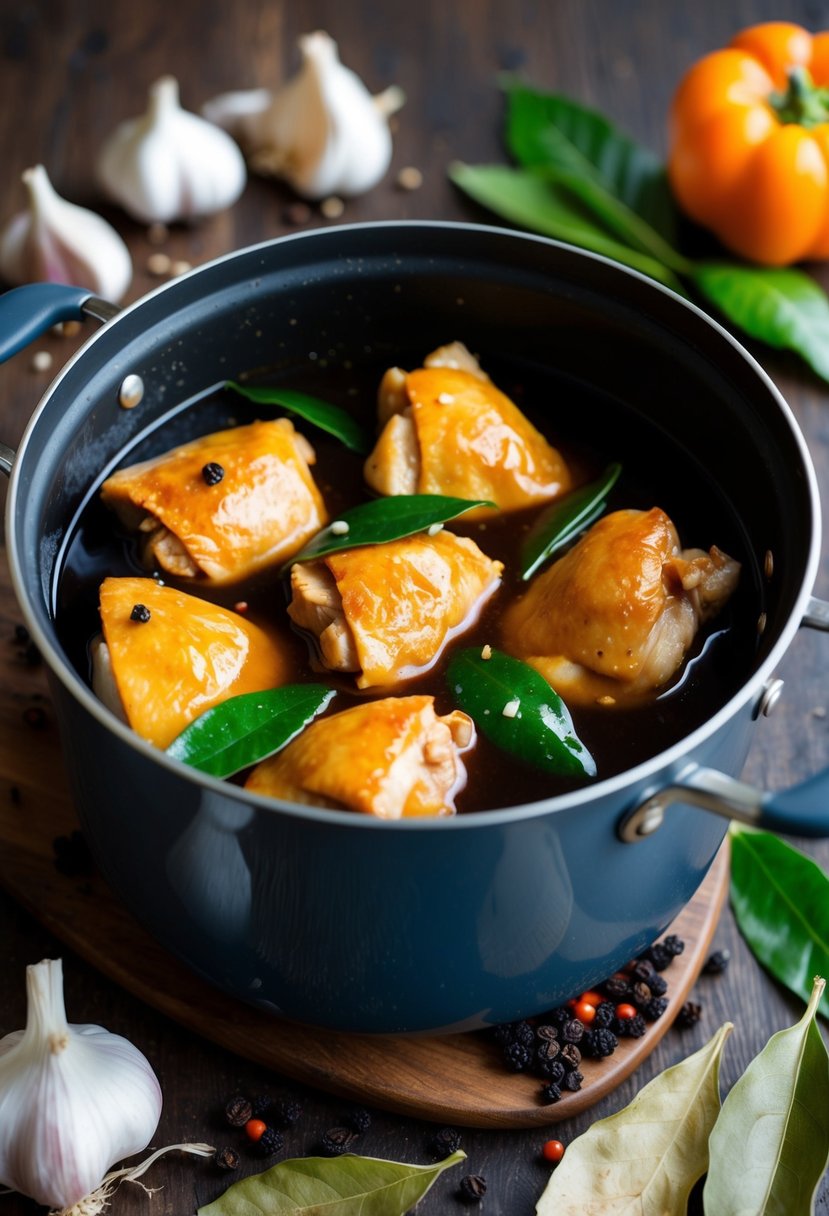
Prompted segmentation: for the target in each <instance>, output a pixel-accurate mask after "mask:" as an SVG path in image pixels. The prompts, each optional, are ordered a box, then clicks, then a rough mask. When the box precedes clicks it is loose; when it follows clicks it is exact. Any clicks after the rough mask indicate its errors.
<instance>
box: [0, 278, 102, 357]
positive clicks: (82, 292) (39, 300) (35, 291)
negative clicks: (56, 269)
mask: <svg viewBox="0 0 829 1216" xmlns="http://www.w3.org/2000/svg"><path fill="white" fill-rule="evenodd" d="M118 311H119V310H118V309H117V308H116V306H115V305H114V304H110V303H108V302H107V301H106V300H99V299H98V297H97V296H95V295H94V294H93V293H92V292H91V291H90V290H89V288H87V287H67V286H66V285H65V284H63V283H27V284H26V286H25V287H13V288H12V290H11V291H6V292H4V293H3V294H2V295H0V363H4V362H5V361H6V359H10V358H11V357H12V355H16V354H17V353H18V351H21V350H23V348H24V346H28V345H29V343H30V342H33V341H34V340H35V338H39V337H40V335H41V334H43V333H45V332H46V330H47V329H51V327H52V326H53V325H57V324H58V323H59V322H60V321H82V320H83V319H84V318H85V317H87V316H90V317H96V318H97V319H98V320H99V321H109V320H110V319H111V318H112V317H114V316H115V314H116V313H117V312H118Z"/></svg>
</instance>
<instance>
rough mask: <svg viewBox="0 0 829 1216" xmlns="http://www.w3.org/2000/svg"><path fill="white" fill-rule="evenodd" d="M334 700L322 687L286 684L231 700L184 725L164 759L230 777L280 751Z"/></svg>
mask: <svg viewBox="0 0 829 1216" xmlns="http://www.w3.org/2000/svg"><path fill="white" fill-rule="evenodd" d="M334 696H335V690H334V689H333V688H326V687H325V685H323V684H284V685H283V686H282V687H281V688H270V689H266V690H265V691H264V692H246V693H242V694H241V695H240V696H238V697H229V698H228V699H227V700H226V701H222V702H221V703H220V704H219V705H214V706H213V707H212V708H211V709H207V710H205V712H204V713H203V714H200V715H199V717H198V718H196V719H194V721H192V722H191V723H190V725H189V726H186V727H185V728H184V730H183V731H182V732H181V734H180V735H178V737H177V738H175V739H174V740H173V742H172V743H171V744H170V746H169V747H168V748H167V755H168V756H172V757H173V759H174V760H181V761H183V763H184V764H189V765H190V767H191V768H197V769H199V771H200V772H202V773H210V775H211V776H213V777H231V776H232V775H233V774H234V773H239V772H241V771H242V769H245V768H248V767H249V766H250V765H251V764H258V762H259V761H260V760H264V759H265V758H266V756H272V755H273V754H274V753H275V752H278V751H280V749H281V748H283V747H285V745H286V744H288V743H290V741H291V739H293V738H295V737H296V736H297V735H298V734H299V732H300V731H301V730H302V729H303V727H305V726H307V724H308V723H309V722H310V721H311V719H312V718H315V717H316V716H317V714H320V713H322V711H323V710H324V709H325V707H326V706H327V705H328V704H329V702H330V701H331V699H332V697H334Z"/></svg>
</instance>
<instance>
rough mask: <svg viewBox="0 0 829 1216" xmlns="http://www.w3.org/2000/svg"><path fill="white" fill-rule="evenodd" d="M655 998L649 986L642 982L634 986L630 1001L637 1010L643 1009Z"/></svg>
mask: <svg viewBox="0 0 829 1216" xmlns="http://www.w3.org/2000/svg"><path fill="white" fill-rule="evenodd" d="M652 996H653V993H652V992H651V990H650V988H649V986H648V985H647V984H645V983H643V982H642V981H641V980H640V981H639V983H637V984H634V985H633V987H632V988H631V990H630V999H631V1001H632V1002H633V1004H634V1005H635V1006H636V1008H637V1009H641V1008H642V1007H643V1006H644V1005H646V1004H647V1003H648V1001H649V1000H650V999H651V997H652Z"/></svg>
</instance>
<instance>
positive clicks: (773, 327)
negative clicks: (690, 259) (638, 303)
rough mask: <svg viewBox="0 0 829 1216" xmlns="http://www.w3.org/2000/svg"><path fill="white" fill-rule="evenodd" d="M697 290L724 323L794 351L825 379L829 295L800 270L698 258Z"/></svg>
mask: <svg viewBox="0 0 829 1216" xmlns="http://www.w3.org/2000/svg"><path fill="white" fill-rule="evenodd" d="M691 278H692V281H693V283H694V285H695V287H696V288H697V290H698V291H699V292H701V294H702V295H703V296H705V298H706V299H707V300H708V301H709V302H710V303H712V304H715V305H716V306H717V308H718V309H719V310H720V312H722V313H723V315H724V316H725V317H727V318H728V320H729V321H732V322H734V324H736V325H738V326H739V327H740V329H742V330H744V331H745V332H746V333H747V334H749V335H750V336H751V337H752V338H758V339H759V340H760V341H761V342H765V343H766V344H767V345H768V346H774V347H777V348H779V349H788V350H793V351H796V352H797V353H798V354H799V355H801V356H802V357H803V358H804V359H805V360H806V362H807V363H808V364H809V365H810V367H811V368H812V369H813V370H814V371H815V372H817V374H818V375H819V376H821V377H822V378H823V379H824V380H829V297H827V295H826V293H825V292H824V291H823V289H822V288H821V287H820V286H819V285H818V284H817V283H816V282H815V280H814V279H812V278H810V277H809V276H808V275H807V274H804V273H803V272H802V271H800V270H792V269H783V270H781V269H765V268H762V267H758V266H742V265H739V264H736V263H732V262H717V263H715V262H699V263H697V264H696V265H695V266H694V267H693V269H692V271H691Z"/></svg>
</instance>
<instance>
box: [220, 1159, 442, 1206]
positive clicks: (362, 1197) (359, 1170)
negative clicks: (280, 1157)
mask: <svg viewBox="0 0 829 1216" xmlns="http://www.w3.org/2000/svg"><path fill="white" fill-rule="evenodd" d="M465 1158H466V1153H464V1152H463V1151H462V1150H460V1149H459V1150H458V1151H457V1152H455V1153H452V1154H451V1156H449V1157H446V1158H445V1159H444V1160H443V1161H438V1162H437V1164H436V1165H409V1164H407V1163H405V1162H402V1161H383V1160H381V1159H380V1158H378V1157H358V1156H355V1155H354V1154H352V1153H345V1154H344V1155H343V1156H342V1157H296V1158H294V1159H292V1160H289V1161H280V1162H279V1164H278V1165H275V1166H273V1167H272V1168H271V1169H269V1170H265V1172H264V1173H262V1174H254V1175H253V1176H252V1177H250V1178H244V1179H243V1180H242V1181H241V1182H234V1184H233V1186H231V1187H229V1188H228V1189H227V1190H226V1191H225V1193H224V1194H223V1195H220V1196H219V1198H218V1199H216V1200H214V1202H213V1203H209V1204H207V1206H206V1207H203V1208H199V1210H198V1216H404V1213H406V1212H408V1211H409V1210H410V1209H411V1208H413V1207H414V1205H415V1204H416V1203H418V1202H419V1201H420V1200H421V1199H422V1198H423V1196H424V1195H425V1194H426V1192H427V1191H428V1190H429V1188H430V1187H431V1186H432V1184H433V1183H434V1182H435V1181H436V1180H437V1178H439V1177H440V1175H441V1174H442V1173H443V1171H444V1170H447V1169H451V1168H452V1166H453V1165H457V1164H458V1163H459V1162H461V1161H463V1160H465Z"/></svg>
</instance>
